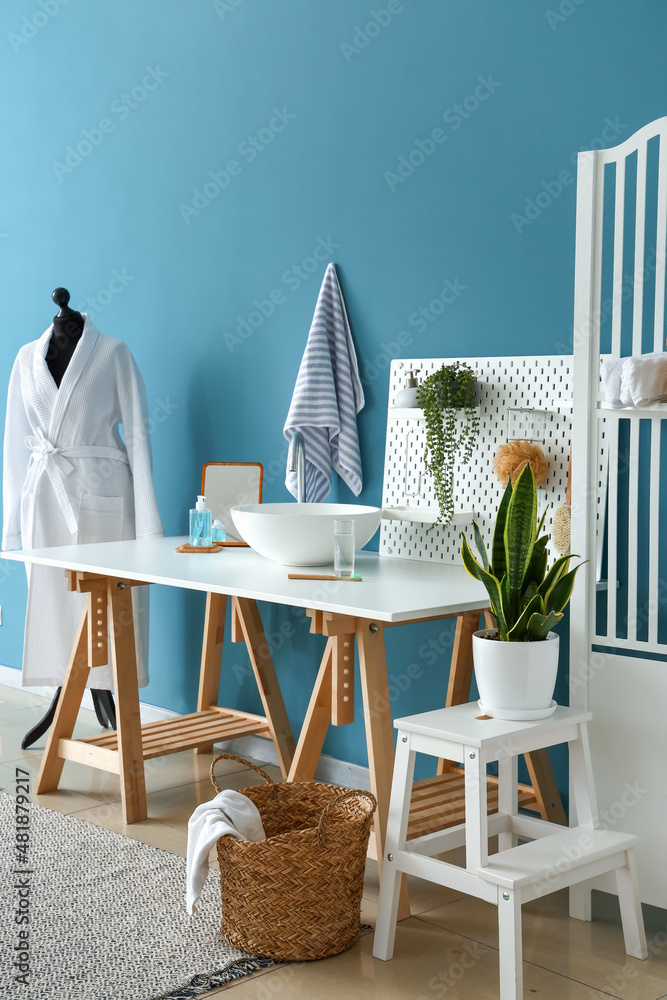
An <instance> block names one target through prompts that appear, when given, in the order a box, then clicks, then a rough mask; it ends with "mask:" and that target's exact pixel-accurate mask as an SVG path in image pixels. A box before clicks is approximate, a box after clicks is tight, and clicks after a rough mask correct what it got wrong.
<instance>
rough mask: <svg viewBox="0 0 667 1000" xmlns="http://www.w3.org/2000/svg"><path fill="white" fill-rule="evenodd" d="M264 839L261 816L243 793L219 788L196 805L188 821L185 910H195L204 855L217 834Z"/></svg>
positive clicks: (204, 872)
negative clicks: (217, 791) (206, 800)
mask: <svg viewBox="0 0 667 1000" xmlns="http://www.w3.org/2000/svg"><path fill="white" fill-rule="evenodd" d="M224 836H229V837H237V838H238V839H239V840H253V841H259V840H266V834H265V833H264V827H263V825H262V818H261V816H260V815H259V811H258V809H257V806H256V805H255V803H254V802H252V801H251V800H250V799H249V798H248V796H247V795H243V794H242V793H241V792H235V791H233V790H232V789H230V788H225V789H223V791H222V792H219V793H218V794H217V795H216V797H215V798H214V799H211V801H210V802H203V803H202V804H201V805H200V806H197V808H196V809H195V811H194V812H193V814H192V816H191V817H190V820H189V822H188V852H187V866H186V872H187V881H186V885H187V889H186V903H185V905H186V907H187V911H188V913H194V912H195V903H196V902H197V900H198V899H199V896H200V894H201V891H202V889H203V888H204V883H205V882H206V877H207V875H208V855H209V851H210V850H211V848H212V847H213V845H214V844H215V843H216V842H217V840H218V838H219V837H224Z"/></svg>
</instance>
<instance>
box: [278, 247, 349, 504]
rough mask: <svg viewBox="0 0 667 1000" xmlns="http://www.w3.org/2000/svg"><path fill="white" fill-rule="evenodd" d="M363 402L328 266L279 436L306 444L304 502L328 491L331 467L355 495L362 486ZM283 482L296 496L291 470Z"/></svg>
mask: <svg viewBox="0 0 667 1000" xmlns="http://www.w3.org/2000/svg"><path fill="white" fill-rule="evenodd" d="M363 406H364V390H363V388H362V386H361V379H360V378H359V368H358V366H357V356H356V354H355V351H354V344H353V343H352V334H351V333H350V325H349V323H348V321H347V314H346V312H345V304H344V302H343V296H342V293H341V290H340V285H339V284H338V277H337V275H336V268H335V267H334V265H333V264H329V265H328V267H327V269H326V273H325V275H324V280H323V282H322V287H321V288H320V294H319V297H318V299H317V306H316V308H315V315H314V316H313V322H312V324H311V327H310V333H309V334H308V340H307V342H306V349H305V351H304V355H303V358H302V360H301V367H300V368H299V374H298V376H297V380H296V385H295V387H294V394H293V396H292V403H291V405H290V408H289V413H288V414H287V420H286V422H285V427H284V431H283V433H284V435H285V437H286V438H287V440H288V441H291V440H292V435H293V434H294V432H295V431H301V433H302V434H303V440H304V444H305V446H306V501H307V502H308V503H319V502H320V501H321V500H324V498H325V496H326V495H327V493H328V492H329V490H330V489H331V469H332V468H333V469H334V470H335V471H336V472H337V473H338V474H339V476H341V478H342V479H343V480H344V482H346V483H347V485H348V486H349V487H350V489H351V490H352V492H353V493H354V495H355V496H359V494H360V492H361V487H362V484H363V481H362V474H361V455H360V453H359V435H358V432H357V414H358V413H359V411H360V410H361V409H362V408H363ZM285 485H286V486H287V489H288V490H289V491H290V493H291V494H292V496H296V495H297V480H296V473H295V472H289V471H288V472H287V475H286V478H285Z"/></svg>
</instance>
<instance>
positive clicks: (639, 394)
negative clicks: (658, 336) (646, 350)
mask: <svg viewBox="0 0 667 1000" xmlns="http://www.w3.org/2000/svg"><path fill="white" fill-rule="evenodd" d="M600 374H601V378H602V391H603V392H604V396H605V400H606V401H607V403H608V404H609V405H610V406H613V407H614V408H616V409H618V408H619V407H622V406H652V405H653V403H665V402H667V353H665V352H663V351H656V352H653V353H651V354H637V355H633V356H632V357H627V358H612V359H611V360H610V361H604V362H603V363H602V367H601V369H600Z"/></svg>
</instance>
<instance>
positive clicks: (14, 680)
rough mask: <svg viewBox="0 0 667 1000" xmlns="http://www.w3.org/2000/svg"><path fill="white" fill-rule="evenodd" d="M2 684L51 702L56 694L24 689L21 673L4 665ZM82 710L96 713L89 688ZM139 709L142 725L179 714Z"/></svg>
mask: <svg viewBox="0 0 667 1000" xmlns="http://www.w3.org/2000/svg"><path fill="white" fill-rule="evenodd" d="M0 684H4V685H5V687H10V688H22V689H23V690H24V691H29V692H30V694H36V695H39V696H40V697H42V698H48V699H49V701H50V700H51V699H52V698H53V696H54V694H55V693H56V688H54V687H34V686H33V685H30V687H26V688H23V685H22V684H21V671H20V670H16V669H15V668H14V667H5V666H3V665H2V664H0ZM81 708H87V709H88V710H89V711H91V712H94V711H95V708H94V706H93V696H92V695H91V693H90V690H89V689H88V688H86V690H85V691H84V692H83V699H82V701H81ZM139 708H140V711H141V721H142V723H145V722H159V721H160V720H161V719H173V718H175V717H176V716H177V715H178V712H170V711H169V710H168V709H166V708H159V707H158V706H157V705H148V704H146V703H144V702H141V703H140V705H139Z"/></svg>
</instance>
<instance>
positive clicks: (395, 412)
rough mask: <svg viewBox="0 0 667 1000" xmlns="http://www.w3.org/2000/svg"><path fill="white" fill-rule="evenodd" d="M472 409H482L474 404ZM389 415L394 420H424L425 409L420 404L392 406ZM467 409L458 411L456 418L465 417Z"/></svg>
mask: <svg viewBox="0 0 667 1000" xmlns="http://www.w3.org/2000/svg"><path fill="white" fill-rule="evenodd" d="M471 409H473V410H476V411H477V412H478V413H479V411H480V406H479V405H478V406H473V407H471ZM387 412H388V416H390V417H392V418H393V419H394V420H423V419H424V411H423V410H422V408H421V407H420V406H390V407H389V410H388V411H387ZM465 412H466V411H465V410H457V411H456V419H457V420H462V419H463V418H464V417H465Z"/></svg>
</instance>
